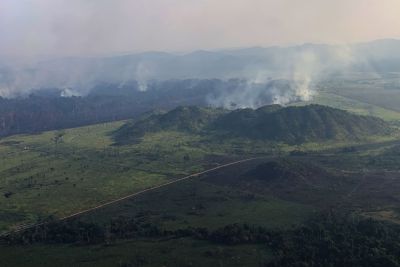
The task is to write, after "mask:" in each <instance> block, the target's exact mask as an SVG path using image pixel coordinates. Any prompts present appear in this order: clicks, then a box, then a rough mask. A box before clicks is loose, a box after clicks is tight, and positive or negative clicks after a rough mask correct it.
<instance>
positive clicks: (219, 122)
mask: <svg viewBox="0 0 400 267" xmlns="http://www.w3.org/2000/svg"><path fill="white" fill-rule="evenodd" d="M164 130H173V131H184V132H191V133H196V134H203V135H212V136H215V135H216V136H219V137H221V136H222V137H227V138H235V137H242V138H249V139H258V140H271V141H281V142H287V143H303V142H315V141H326V140H360V139H364V138H366V137H368V136H372V135H387V134H390V133H391V131H392V129H391V127H390V126H389V125H388V124H387V123H386V122H385V121H383V120H381V119H379V118H375V117H371V116H359V115H355V114H351V113H349V112H347V111H343V110H339V109H334V108H330V107H326V106H321V105H308V106H303V107H282V106H279V105H269V106H264V107H261V108H258V109H237V110H234V111H227V110H223V109H213V108H199V107H179V108H176V109H174V110H172V111H170V112H167V113H164V114H154V115H150V116H147V117H145V118H143V119H142V120H138V121H135V122H130V123H127V124H126V125H124V126H123V127H121V128H120V129H119V130H118V131H117V132H116V133H115V139H116V141H117V142H118V143H129V142H135V141H137V140H138V139H140V138H141V137H142V136H143V135H144V134H146V133H148V132H159V131H164Z"/></svg>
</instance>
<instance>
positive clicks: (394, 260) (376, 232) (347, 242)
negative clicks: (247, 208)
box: [2, 213, 400, 267]
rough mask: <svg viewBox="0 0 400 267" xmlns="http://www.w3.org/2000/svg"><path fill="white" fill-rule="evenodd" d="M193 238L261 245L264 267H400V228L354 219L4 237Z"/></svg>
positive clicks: (128, 221) (66, 225) (128, 225)
mask: <svg viewBox="0 0 400 267" xmlns="http://www.w3.org/2000/svg"><path fill="white" fill-rule="evenodd" d="M139 237H147V238H180V237H191V238H194V239H200V240H207V241H209V242H213V243H218V244H222V245H229V246H232V245H240V244H261V245H264V246H265V249H268V250H271V251H272V252H273V255H274V258H273V260H272V261H270V262H267V263H265V266H266V267H275V266H283V267H285V266H299V267H300V266H344V267H346V266H382V267H383V266H385V267H395V266H400V227H399V226H397V225H393V224H388V223H384V222H380V221H375V220H372V219H367V218H360V217H355V216H347V215H346V216H345V215H338V214H333V213H329V214H322V215H319V216H318V217H316V218H315V219H312V220H310V221H309V222H307V223H306V224H304V225H303V226H301V227H298V228H295V229H291V230H275V231H271V230H269V229H266V228H264V227H259V226H251V225H247V224H232V225H227V226H224V227H221V228H218V229H216V230H209V229H207V228H185V229H178V230H174V231H169V230H165V229H163V228H161V227H160V226H159V225H155V224H152V223H149V222H146V221H143V220H141V219H137V218H127V217H119V218H116V219H113V220H112V221H111V222H110V223H108V224H106V225H102V226H99V225H98V224H95V223H88V222H82V221H69V222H61V223H57V222H53V223H48V224H45V225H42V226H38V227H36V228H35V229H29V230H27V231H24V232H23V233H18V234H14V235H10V236H7V237H3V238H2V241H3V243H7V244H24V245H26V244H34V243H45V244H54V243H74V244H99V243H105V244H108V243H112V242H114V241H115V240H120V239H134V238H139Z"/></svg>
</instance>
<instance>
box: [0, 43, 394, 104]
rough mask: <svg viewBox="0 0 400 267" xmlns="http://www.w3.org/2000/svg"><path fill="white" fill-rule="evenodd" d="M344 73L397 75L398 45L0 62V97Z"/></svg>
mask: <svg viewBox="0 0 400 267" xmlns="http://www.w3.org/2000/svg"><path fill="white" fill-rule="evenodd" d="M0 60H1V59H0ZM349 71H356V72H357V71H361V72H376V73H380V72H398V71H400V41H399V40H392V39H385V40H377V41H374V42H368V43H358V44H350V45H325V44H303V45H298V46H290V47H277V46H275V47H266V48H263V47H253V48H243V49H230V50H228V49H225V50H219V51H195V52H192V53H187V54H174V53H164V52H145V53H138V54H127V55H118V56H109V57H95V58H93V57H92V58H85V57H80V58H62V59H53V60H43V61H40V60H39V61H38V62H36V63H32V64H30V65H29V66H15V65H13V64H8V63H7V62H3V64H2V65H1V66H0V90H1V91H0V95H1V94H3V95H11V96H12V95H15V94H19V93H23V92H27V91H29V90H30V89H34V88H36V89H38V88H70V89H71V92H73V93H74V94H80V95H84V94H87V93H89V91H90V90H91V89H92V88H93V87H95V86H97V85H99V84H102V83H109V84H115V85H116V86H115V87H118V86H119V85H124V84H126V83H127V82H130V81H133V80H138V81H140V84H141V88H142V89H143V90H144V89H146V83H147V82H148V81H149V80H152V79H157V80H169V79H192V78H197V79H213V78H220V79H221V78H222V79H228V78H246V79H250V80H254V81H256V80H259V79H266V78H268V77H269V76H271V77H273V78H276V77H284V76H288V77H284V78H303V77H302V76H303V75H316V73H315V72H320V73H318V74H317V75H318V76H319V75H326V76H328V75H330V74H335V73H337V72H349ZM299 73H300V75H299ZM10 90H11V91H10Z"/></svg>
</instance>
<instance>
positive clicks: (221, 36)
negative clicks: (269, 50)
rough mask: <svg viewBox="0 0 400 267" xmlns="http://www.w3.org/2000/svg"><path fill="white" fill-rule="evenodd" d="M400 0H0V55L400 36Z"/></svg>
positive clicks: (344, 40) (97, 52)
mask: <svg viewBox="0 0 400 267" xmlns="http://www.w3.org/2000/svg"><path fill="white" fill-rule="evenodd" d="M399 14H400V0H0V55H3V56H4V55H8V56H15V55H18V56H22V57H29V56H36V55H39V54H41V55H57V56H66V55H89V54H109V53H114V52H118V51H121V52H124V51H144V50H163V51H188V50H195V49H216V48H223V47H243V46H268V45H274V44H284V45H287V44H297V43H304V42H317V43H343V42H357V41H366V40H373V39H379V38H400V16H399Z"/></svg>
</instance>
